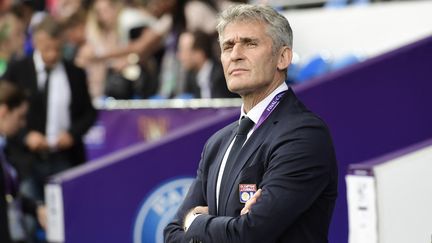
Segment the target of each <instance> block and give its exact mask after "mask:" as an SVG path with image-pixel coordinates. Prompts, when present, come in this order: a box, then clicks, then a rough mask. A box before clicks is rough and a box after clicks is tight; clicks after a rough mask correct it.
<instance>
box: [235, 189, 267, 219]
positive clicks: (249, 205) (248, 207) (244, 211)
mask: <svg viewBox="0 0 432 243" xmlns="http://www.w3.org/2000/svg"><path fill="white" fill-rule="evenodd" d="M261 191H262V190H261V189H258V191H257V192H255V194H254V195H253V196H252V198H251V199H249V200H248V201H247V202H246V204H245V206H244V208H243V209H242V210H241V212H240V215H244V214H247V213H249V211H250V210H251V208H252V206H253V205H254V204H255V203H256V202H257V200H258V198H260V197H261Z"/></svg>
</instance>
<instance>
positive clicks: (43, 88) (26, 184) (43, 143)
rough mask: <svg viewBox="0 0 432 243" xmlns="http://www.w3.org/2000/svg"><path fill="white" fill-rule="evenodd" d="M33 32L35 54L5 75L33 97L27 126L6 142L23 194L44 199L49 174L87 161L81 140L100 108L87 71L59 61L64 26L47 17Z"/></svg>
mask: <svg viewBox="0 0 432 243" xmlns="http://www.w3.org/2000/svg"><path fill="white" fill-rule="evenodd" d="M34 31H35V32H34V44H35V52H34V54H33V55H32V56H30V57H26V58H24V59H22V60H19V61H17V62H15V63H11V64H10V66H9V68H8V70H7V71H6V73H5V78H6V79H8V80H10V81H11V82H13V83H15V84H17V85H19V86H20V87H22V88H23V89H25V90H28V92H29V95H30V98H29V100H30V107H29V112H28V114H27V119H26V121H27V125H26V126H25V127H24V129H23V130H22V131H20V133H19V134H18V135H17V136H15V137H13V138H10V139H9V140H8V146H7V152H8V155H9V158H10V161H11V162H12V163H14V165H15V167H16V168H17V170H18V173H19V175H20V177H21V178H22V179H23V183H22V187H21V190H22V192H23V194H24V195H26V196H28V197H30V198H33V199H35V200H43V185H44V182H45V180H46V178H47V177H48V176H50V175H52V174H55V173H58V172H60V171H64V170H66V169H68V168H71V167H73V166H75V165H78V164H81V163H83V162H85V160H86V156H85V150H84V145H83V141H82V138H83V136H84V134H85V133H86V132H87V130H88V129H89V128H90V127H91V126H92V124H93V123H94V121H95V119H96V110H95V109H94V107H93V105H92V103H91V100H90V96H89V93H88V89H87V83H86V82H87V81H86V75H85V72H84V70H82V69H80V68H78V67H76V66H75V65H74V64H73V63H71V62H68V61H65V60H62V59H61V48H62V44H63V43H62V28H61V26H60V25H59V24H58V23H57V22H56V21H55V20H54V19H53V18H52V17H50V16H47V17H46V18H45V19H44V20H43V21H42V22H41V23H40V24H39V25H37V26H36V27H35V30H34Z"/></svg>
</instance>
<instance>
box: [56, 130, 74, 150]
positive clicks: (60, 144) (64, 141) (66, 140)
mask: <svg viewBox="0 0 432 243" xmlns="http://www.w3.org/2000/svg"><path fill="white" fill-rule="evenodd" d="M72 145H74V138H73V137H72V135H71V134H70V133H68V132H62V133H61V134H60V135H59V137H58V140H57V148H59V149H60V150H64V149H68V148H70V147H72Z"/></svg>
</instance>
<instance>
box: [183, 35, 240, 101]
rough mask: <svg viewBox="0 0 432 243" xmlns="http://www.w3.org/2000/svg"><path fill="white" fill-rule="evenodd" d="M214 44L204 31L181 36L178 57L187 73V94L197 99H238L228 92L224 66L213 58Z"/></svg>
mask: <svg viewBox="0 0 432 243" xmlns="http://www.w3.org/2000/svg"><path fill="white" fill-rule="evenodd" d="M212 43H213V39H212V38H211V37H210V36H209V35H208V34H206V33H204V32H203V31H199V30H198V31H193V32H191V31H186V32H183V33H182V34H181V35H180V38H179V44H178V52H177V56H178V58H179V60H180V63H181V65H182V66H183V68H184V69H185V71H186V72H187V76H186V77H187V78H186V85H185V86H186V88H185V92H186V93H189V94H192V95H193V96H194V97H195V98H230V97H237V96H236V95H235V94H233V93H231V92H230V91H229V90H228V88H227V85H226V82H225V77H224V74H223V70H222V66H221V64H220V63H219V62H216V61H215V60H214V58H213V50H212V46H213V45H212Z"/></svg>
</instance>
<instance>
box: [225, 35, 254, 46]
mask: <svg viewBox="0 0 432 243" xmlns="http://www.w3.org/2000/svg"><path fill="white" fill-rule="evenodd" d="M239 39H240V41H238V42H240V43H242V44H247V43H251V42H259V39H258V38H252V37H240V38H239ZM235 43H236V41H235V40H234V39H229V40H226V41H224V42H223V43H222V46H232V45H234V44H235Z"/></svg>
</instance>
